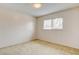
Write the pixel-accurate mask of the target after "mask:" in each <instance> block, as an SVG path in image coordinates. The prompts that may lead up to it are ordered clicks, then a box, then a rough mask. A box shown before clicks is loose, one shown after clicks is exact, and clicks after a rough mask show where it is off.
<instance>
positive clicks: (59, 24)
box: [43, 18, 63, 29]
mask: <svg viewBox="0 0 79 59" xmlns="http://www.w3.org/2000/svg"><path fill="white" fill-rule="evenodd" d="M43 29H63V18H55V19H49V20H44V24H43Z"/></svg>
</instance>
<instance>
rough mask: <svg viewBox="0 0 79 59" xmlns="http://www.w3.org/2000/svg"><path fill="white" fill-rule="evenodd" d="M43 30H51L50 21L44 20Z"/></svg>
mask: <svg viewBox="0 0 79 59" xmlns="http://www.w3.org/2000/svg"><path fill="white" fill-rule="evenodd" d="M43 29H52V20H51V19H50V20H44V27H43Z"/></svg>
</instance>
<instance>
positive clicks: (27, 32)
mask: <svg viewBox="0 0 79 59" xmlns="http://www.w3.org/2000/svg"><path fill="white" fill-rule="evenodd" d="M34 27H35V18H34V17H32V16H29V15H26V14H21V13H17V12H13V11H10V10H7V9H3V8H0V48H2V47H6V46H10V45H14V44H18V43H22V42H27V41H29V40H31V39H32V37H33V34H34Z"/></svg>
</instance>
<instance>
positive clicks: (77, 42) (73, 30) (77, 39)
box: [37, 8, 79, 48]
mask: <svg viewBox="0 0 79 59" xmlns="http://www.w3.org/2000/svg"><path fill="white" fill-rule="evenodd" d="M56 17H62V18H63V19H64V29H63V30H43V27H42V26H43V21H44V20H45V19H50V18H52V19H53V18H56ZM37 39H41V40H46V41H49V42H52V43H58V44H62V45H65V46H69V47H74V48H79V8H73V9H69V10H65V11H62V12H58V13H54V14H49V15H46V16H42V17H39V18H38V20H37Z"/></svg>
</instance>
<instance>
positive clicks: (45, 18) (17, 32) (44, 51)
mask: <svg viewBox="0 0 79 59" xmlns="http://www.w3.org/2000/svg"><path fill="white" fill-rule="evenodd" d="M0 55H79V4H78V3H0Z"/></svg>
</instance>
